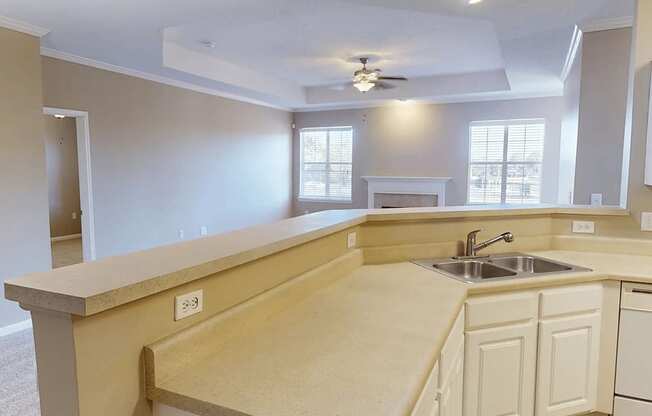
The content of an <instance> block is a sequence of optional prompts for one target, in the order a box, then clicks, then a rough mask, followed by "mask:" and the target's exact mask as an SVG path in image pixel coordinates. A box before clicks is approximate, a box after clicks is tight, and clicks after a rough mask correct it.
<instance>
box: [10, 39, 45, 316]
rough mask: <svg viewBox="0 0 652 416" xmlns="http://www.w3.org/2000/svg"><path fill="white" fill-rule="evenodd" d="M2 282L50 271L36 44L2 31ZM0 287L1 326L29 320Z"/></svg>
mask: <svg viewBox="0 0 652 416" xmlns="http://www.w3.org/2000/svg"><path fill="white" fill-rule="evenodd" d="M0 51H1V53H2V57H1V58H0V60H1V61H2V64H0V91H1V92H0V200H2V202H1V203H0V282H2V281H4V280H5V279H6V278H8V277H10V276H17V275H21V274H24V273H28V272H33V271H41V270H48V269H49V268H50V263H51V259H50V233H49V230H48V200H47V198H48V194H47V192H48V188H47V180H46V176H45V152H44V146H43V118H42V109H41V93H42V88H41V65H40V56H39V40H38V39H37V38H35V37H33V36H28V35H25V34H22V33H18V32H14V31H10V30H7V29H2V28H0ZM3 293H4V291H3V289H2V288H0V327H2V326H5V325H9V324H12V323H16V322H18V321H21V320H24V319H27V318H28V315H27V314H26V313H25V312H24V311H22V310H21V309H19V308H18V306H17V305H16V304H15V303H10V302H8V301H5V300H4V294H3Z"/></svg>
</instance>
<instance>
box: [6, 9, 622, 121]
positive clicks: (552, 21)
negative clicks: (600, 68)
mask: <svg viewBox="0 0 652 416" xmlns="http://www.w3.org/2000/svg"><path fill="white" fill-rule="evenodd" d="M632 9H633V0H484V2H483V3H480V4H478V5H474V6H471V5H468V4H467V0H438V1H433V0H401V1H396V0H330V1H324V0H185V1H183V2H179V1H178V0H138V1H133V0H86V1H83V2H80V1H78V0H49V1H43V0H0V16H6V17H10V18H13V19H18V20H22V21H25V22H28V23H31V24H35V25H38V26H41V27H45V28H48V29H50V30H51V32H50V33H49V34H48V35H46V36H45V37H44V38H43V40H42V44H43V46H45V47H47V48H51V49H55V50H57V51H61V52H65V53H68V54H73V55H78V56H81V57H84V58H89V59H93V60H97V61H101V62H106V63H109V64H113V65H118V66H121V67H125V68H128V69H133V70H138V71H143V72H146V73H150V74H153V75H155V76H158V77H165V78H169V79H172V80H175V81H179V82H183V83H190V84H192V85H195V86H197V87H200V88H203V89H205V90H206V89H209V90H213V91H219V92H222V93H225V94H228V95H231V96H233V95H235V96H239V97H243V98H245V99H248V100H257V101H261V102H264V103H268V104H270V105H275V106H282V107H286V108H293V109H306V108H327V107H328V108H330V107H338V106H360V105H366V104H372V103H377V102H383V101H386V100H390V99H395V98H401V99H403V98H420V99H428V100H433V101H473V100H478V99H486V98H510V97H522V96H542V95H559V94H561V91H562V81H561V79H560V76H561V72H562V66H563V64H564V60H565V58H566V54H567V52H568V48H569V44H570V40H571V36H572V33H573V28H574V26H575V24H582V23H586V22H590V21H595V20H601V19H608V18H619V17H623V16H629V15H631V13H632ZM202 41H211V42H213V44H214V45H213V46H214V47H212V48H208V47H205V46H203V45H202V44H201V42H202ZM361 55H372V56H373V57H374V58H375V59H374V61H375V62H374V63H373V64H372V65H371V66H372V67H380V68H382V69H383V71H384V73H385V74H387V75H405V76H408V77H410V81H409V82H407V83H402V84H401V86H400V87H399V88H396V89H393V90H388V91H373V90H372V92H370V93H367V94H361V93H358V92H357V91H355V90H353V89H351V88H348V89H345V90H337V89H333V88H332V85H333V84H337V83H341V82H345V81H347V80H349V79H350V77H351V74H352V72H353V71H354V70H355V69H357V68H358V67H359V64H356V63H355V62H353V61H352V59H351V58H352V57H355V56H361Z"/></svg>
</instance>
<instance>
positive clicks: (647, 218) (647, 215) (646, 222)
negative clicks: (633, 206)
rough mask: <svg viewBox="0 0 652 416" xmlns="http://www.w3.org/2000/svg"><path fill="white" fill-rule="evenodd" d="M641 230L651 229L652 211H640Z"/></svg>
mask: <svg viewBox="0 0 652 416" xmlns="http://www.w3.org/2000/svg"><path fill="white" fill-rule="evenodd" d="M641 231H652V212H643V213H641Z"/></svg>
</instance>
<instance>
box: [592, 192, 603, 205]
mask: <svg viewBox="0 0 652 416" xmlns="http://www.w3.org/2000/svg"><path fill="white" fill-rule="evenodd" d="M591 205H592V206H594V207H601V206H602V194H591Z"/></svg>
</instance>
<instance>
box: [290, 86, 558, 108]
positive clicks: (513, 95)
mask: <svg viewBox="0 0 652 416" xmlns="http://www.w3.org/2000/svg"><path fill="white" fill-rule="evenodd" d="M563 96H564V89H563V87H560V88H553V89H550V90H541V91H528V92H511V91H509V92H500V93H480V94H470V95H467V96H446V97H430V98H414V99H408V100H397V99H383V100H378V101H368V102H360V103H341V104H312V105H311V106H307V107H298V108H293V109H292V111H293V112H295V113H313V112H318V111H337V110H367V109H373V108H378V107H391V106H403V105H412V104H465V103H482V102H488V101H511V100H528V99H536V98H555V97H563Z"/></svg>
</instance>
